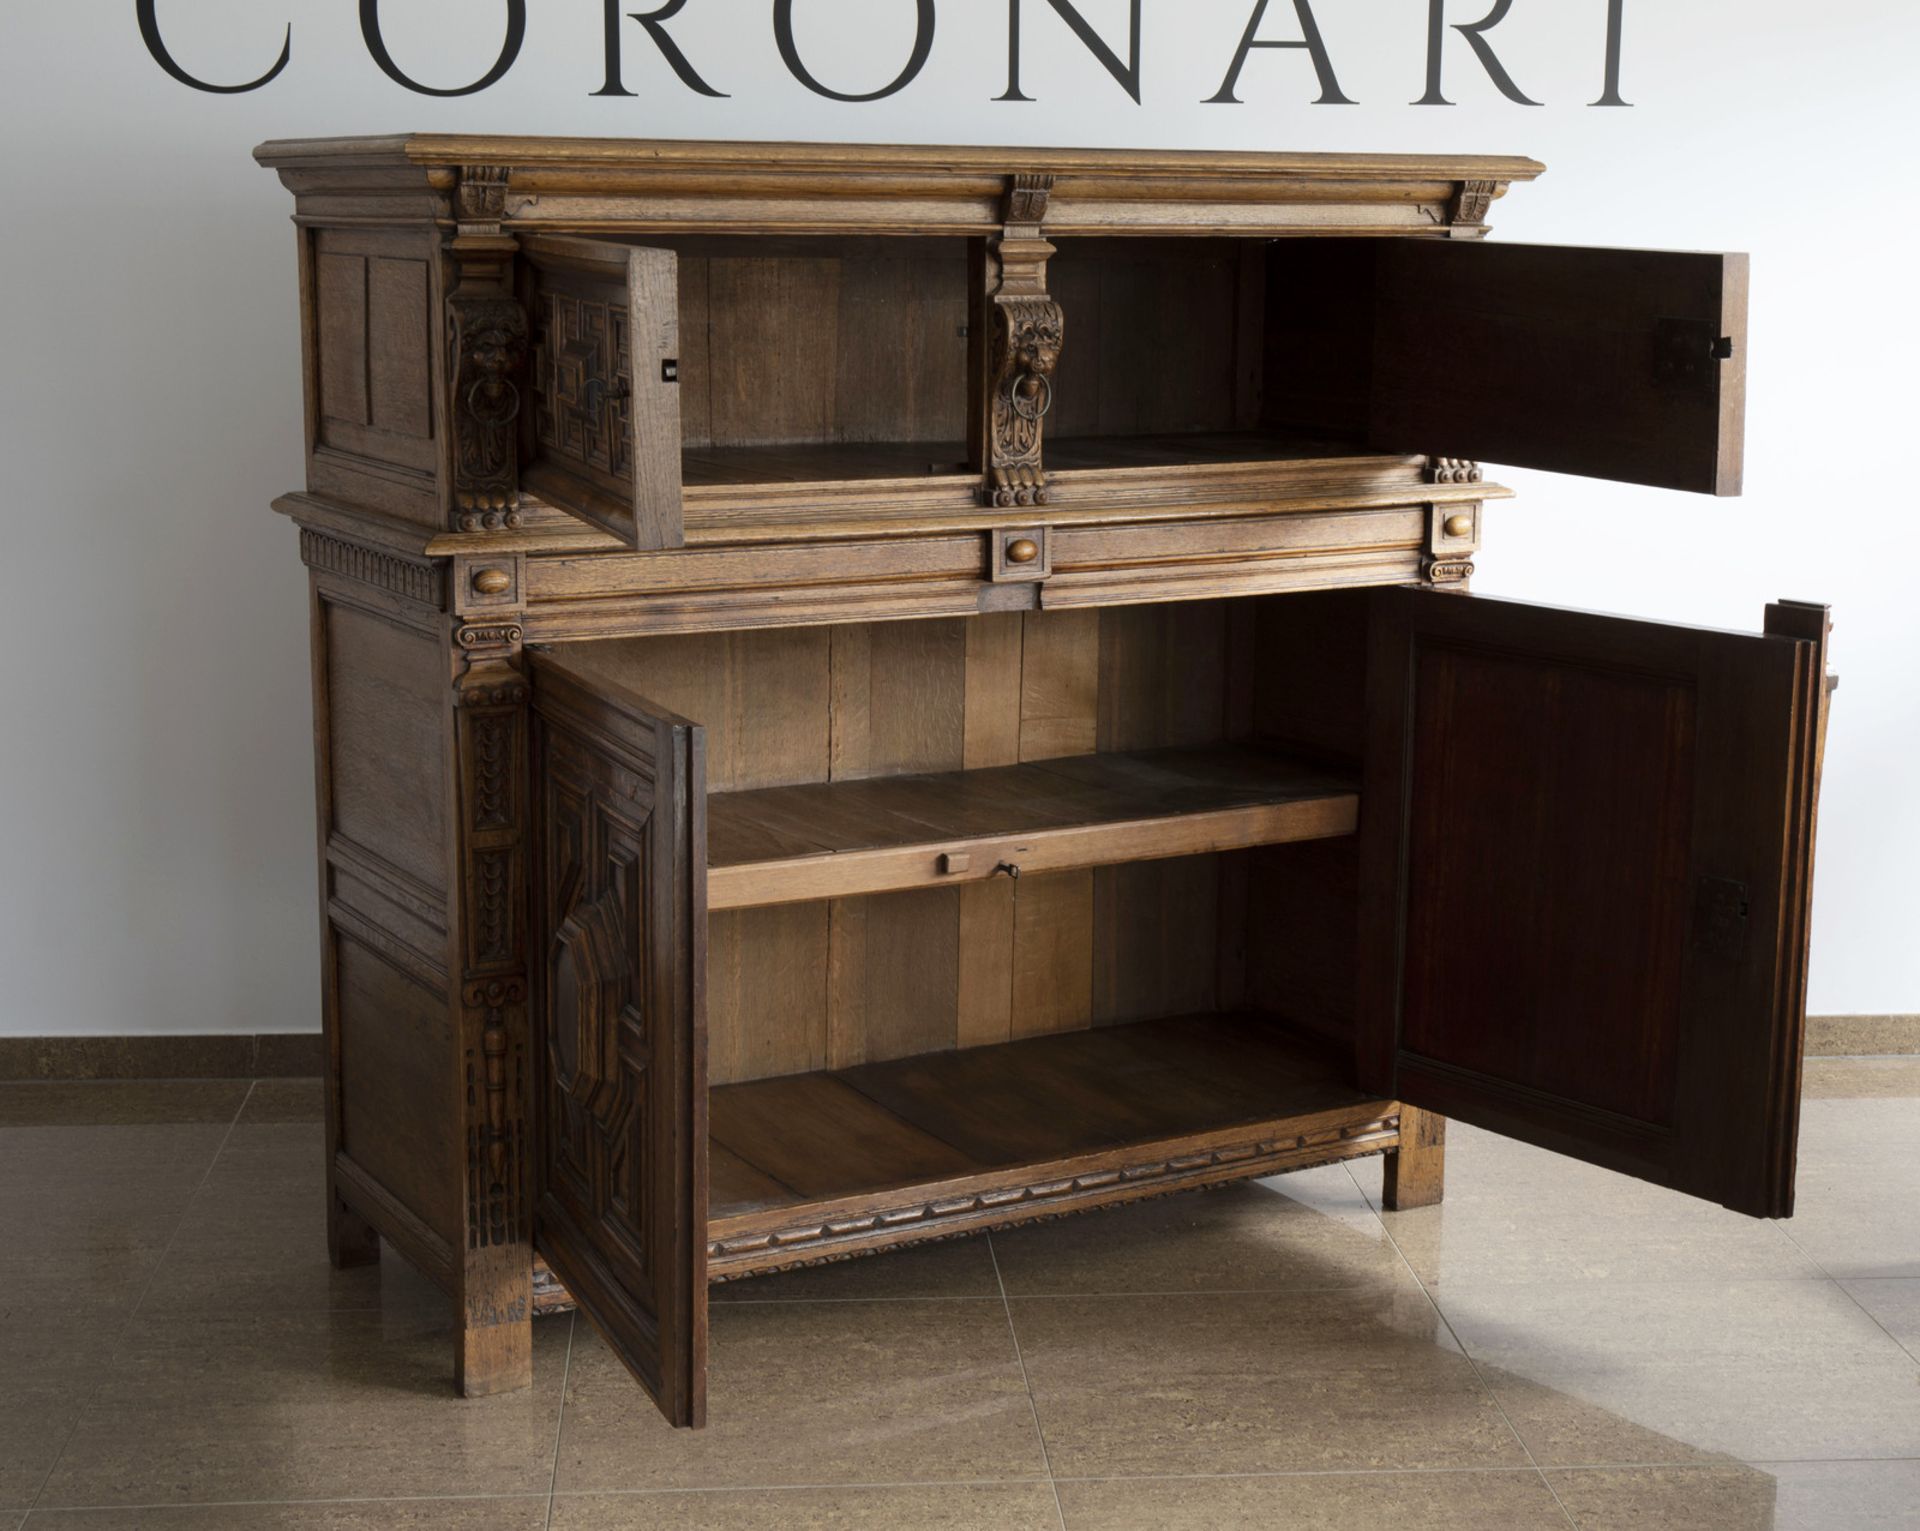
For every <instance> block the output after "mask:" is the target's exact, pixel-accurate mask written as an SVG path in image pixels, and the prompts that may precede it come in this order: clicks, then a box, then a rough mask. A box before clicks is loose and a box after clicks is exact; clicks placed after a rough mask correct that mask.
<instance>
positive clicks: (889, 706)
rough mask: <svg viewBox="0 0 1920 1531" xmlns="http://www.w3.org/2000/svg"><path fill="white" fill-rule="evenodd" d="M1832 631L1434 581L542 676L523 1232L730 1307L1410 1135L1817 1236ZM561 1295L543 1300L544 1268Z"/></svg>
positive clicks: (578, 1279)
mask: <svg viewBox="0 0 1920 1531" xmlns="http://www.w3.org/2000/svg"><path fill="white" fill-rule="evenodd" d="M1825 635H1826V618H1825V613H1824V611H1823V610H1821V609H1819V608H1810V607H1792V606H1780V607H1774V608H1771V609H1770V610H1769V613H1768V620H1767V628H1766V631H1765V633H1763V634H1759V635H1754V636H1751V637H1746V636H1740V635H1733V634H1723V633H1706V632H1701V631H1696V630H1692V629H1683V628H1672V627H1663V626H1660V625H1658V624H1652V623H1643V622H1629V621H1624V620H1621V619H1617V618H1602V617H1593V616H1587V615H1584V614H1580V613H1570V612H1557V611H1549V610H1544V609H1541V608H1535V607H1527V606H1521V605H1513V604H1509V603H1503V602H1498V601H1485V600H1480V599H1477V598H1474V597H1470V596H1465V595H1458V594H1441V593H1437V592H1434V591H1431V590H1417V589H1387V590H1378V591H1363V592H1329V593H1326V594H1322V595H1312V596H1283V597H1272V598H1266V599H1256V600H1222V601H1210V602H1195V603H1188V604H1182V605H1174V606H1151V605H1148V606H1139V607H1127V608H1110V609H1102V610H1094V611H1087V612H1030V613H1024V614H1016V613H1009V614H1002V615H998V616H984V617H975V618H970V619H964V620H954V621H924V622H916V623H904V624H871V625H867V626H860V627H848V628H832V629H824V630H773V631H767V632H752V633H722V634H712V635H696V636H676V637H659V638H643V639H634V640H625V641H613V642H605V643H593V644H576V645H571V646H566V647H563V648H554V649H536V650H533V651H531V652H530V654H529V664H528V670H529V675H530V679H531V681H532V709H533V729H532V738H533V761H532V768H533V793H532V796H533V801H534V812H533V821H532V825H531V834H532V839H531V852H530V860H531V866H532V869H533V876H532V887H531V896H532V909H531V911H530V931H531V947H530V950H531V953H532V968H533V971H532V974H531V998H530V1003H531V1006H532V1015H533V1033H534V1034H533V1055H534V1075H535V1079H534V1094H535V1101H536V1107H535V1113H534V1114H535V1129H536V1130H535V1134H534V1136H535V1143H534V1149H533V1158H534V1171H535V1176H536V1180H537V1183H538V1186H539V1191H538V1194H537V1196H536V1198H535V1202H534V1213H533V1225H534V1226H533V1240H534V1245H535V1249H536V1250H537V1251H538V1252H539V1253H540V1254H542V1255H544V1256H545V1258H546V1259H547V1261H548V1262H549V1263H550V1265H551V1267H552V1274H553V1276H554V1277H557V1278H558V1281H559V1282H560V1283H564V1285H565V1287H566V1288H567V1289H568V1291H569V1292H570V1293H571V1295H572V1296H573V1298H575V1299H576V1300H577V1301H578V1302H579V1304H580V1306H581V1308H582V1310H583V1311H584V1312H585V1313H586V1315H587V1316H588V1317H589V1318H590V1319H591V1320H592V1321H593V1322H594V1323H595V1325H596V1326H597V1327H598V1328H599V1329H600V1330H601V1332H602V1333H603V1334H604V1335H606V1337H607V1338H608V1340H609V1342H610V1343H611V1344H612V1345H613V1347H614V1349H615V1350H616V1351H617V1352H618V1353H619V1354H620V1355H621V1356H622V1358H623V1359H624V1360H625V1361H626V1362H627V1364H628V1366H629V1367H630V1369H631V1370H632V1371H633V1373H634V1375H635V1376H636V1378H638V1379H639V1380H640V1381H641V1383H642V1384H643V1385H644V1386H646V1387H647V1388H648V1389H649V1390H650V1391H651V1392H652V1393H653V1394H654V1396H655V1397H656V1398H657V1399H658V1400H659V1402H660V1405H661V1408H662V1410H663V1412H665V1413H666V1415H667V1417H668V1418H669V1419H671V1420H673V1421H674V1422H675V1423H680V1424H697V1423H699V1422H700V1419H701V1417H702V1410H703V1408H704V1375H705V1344H706V1323H705V1301H706V1292H707V1287H708V1284H709V1282H711V1281H716V1280H728V1279H734V1278H739V1277H746V1276H751V1275H754V1274H758V1273H761V1272H766V1271H772V1270H779V1269H783V1268H786V1267H790V1266H794V1265H800V1264H806V1263H810V1262H817V1261H823V1260H833V1259H841V1258H846V1257H849V1256H852V1255H858V1254H866V1253H872V1252H878V1251H883V1250H886V1249H888V1248H892V1247H897V1246H900V1245H906V1244H913V1243H919V1242H924V1241H927V1240H931V1239H940V1238H947V1237H955V1236H959V1235H963V1234H967V1233H971V1232H975V1231H978V1230H981V1229H986V1228H992V1227H1001V1226H1007V1225H1010V1224H1015V1223H1020V1222H1026V1221H1032V1220H1037V1219H1042V1218H1047V1217H1053V1216H1057V1215H1061V1214H1063V1213H1068V1212H1077V1211H1083V1210H1090V1209H1093V1208H1097V1207H1102V1206H1108V1205H1113V1204H1118V1203H1122V1202H1126V1201H1131V1200H1135V1199H1139V1198H1141V1197H1146V1196H1153V1195H1158V1194H1163V1193H1166V1192H1170V1191H1176V1190H1180V1189H1185V1188H1188V1187H1200V1186H1205V1185H1209V1184H1213V1183H1217V1182H1220V1181H1224V1180H1229V1179H1233V1178H1238V1177H1243V1176H1249V1175H1260V1174H1269V1173H1277V1172H1280V1171H1284V1170H1288V1169H1294V1168H1299V1167H1302V1166H1305V1165H1310V1164H1317V1163H1324V1162H1329V1161H1333V1160H1338V1159H1343V1158H1351V1157H1355V1156H1359V1155H1363V1154H1370V1153H1391V1154H1394V1155H1396V1156H1397V1157H1396V1159H1395V1161H1394V1163H1393V1166H1392V1170H1391V1172H1390V1174H1389V1176H1388V1185H1389V1187H1390V1188H1392V1190H1391V1195H1392V1197H1395V1198H1399V1199H1400V1201H1401V1203H1402V1204H1405V1205H1418V1204H1423V1203H1425V1202H1429V1201H1432V1200H1436V1199H1438V1196H1439V1193H1440V1184H1439V1181H1440V1166H1441V1163H1442V1158H1441V1155H1442V1153H1443V1148H1442V1142H1443V1132H1442V1128H1443V1123H1442V1122H1441V1121H1440V1120H1439V1119H1438V1118H1437V1117H1435V1116H1433V1115H1431V1114H1429V1113H1433V1112H1438V1113H1442V1114H1444V1115H1455V1116H1459V1117H1461V1118H1463V1119H1465V1120H1468V1121H1473V1122H1476V1123H1479V1124H1482V1125H1485V1126H1488V1127H1491V1128H1493V1129H1494V1130H1497V1131H1502V1132H1506V1133H1509V1134H1511V1135H1513V1136H1515V1137H1519V1138H1522V1139H1524V1140H1526V1141H1529V1142H1533V1143H1536V1144H1540V1145H1543V1146H1546V1147H1550V1148H1554V1149H1557V1150H1560V1151H1563V1152H1567V1153H1571V1154H1575V1155H1577V1156H1579V1157H1582V1158H1585V1159H1588V1160H1589V1161H1591V1162H1594V1163H1597V1164H1603V1165H1607V1166H1609V1167H1612V1168H1616V1169H1621V1170H1625V1171H1627V1172H1629V1173H1633V1174H1637V1175H1640V1176H1643V1177H1644V1178H1647V1179H1650V1180H1654V1181H1657V1182H1659V1183H1662V1184H1665V1185H1669V1186H1673V1187H1675V1188H1678V1189H1681V1190H1684V1191H1687V1192H1689V1193H1691V1194H1694V1195H1697V1196H1701V1197H1705V1198H1707V1199H1710V1200H1713V1201H1717V1202H1721V1203H1723V1204H1725V1205H1728V1206H1731V1207H1734V1208H1736V1209H1738V1210H1742V1211H1746V1212H1750V1213H1753V1214H1756V1215H1763V1216H1779V1215H1784V1214H1785V1213H1786V1212H1788V1211H1789V1210H1790V1208H1791V1197H1792V1182H1793V1144H1794V1138H1795V1134H1796V1131H1797V1100H1798V1067H1799V1049H1800V1033H1801V1025H1802V1015H1803V1010H1804V952H1805V941H1806V923H1805V922H1806V906H1807V894H1808V885H1809V878H1810V864H1811V862H1810V858H1811V845H1812V827H1813V813H1814V803H1815V796H1816V791H1817V782H1818V774H1819V761H1820V742H1821V737H1822V726H1823V721H1824V701H1825V686H1824V664H1825V661H1824V643H1825ZM542 1291H543V1293H544V1295H543V1298H542V1300H543V1301H545V1302H548V1303H551V1302H553V1301H556V1300H559V1299H558V1297H557V1288H556V1286H555V1284H554V1283H553V1282H552V1281H547V1282H545V1283H544V1285H543V1288H542Z"/></svg>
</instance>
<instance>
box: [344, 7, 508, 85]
mask: <svg viewBox="0 0 1920 1531" xmlns="http://www.w3.org/2000/svg"><path fill="white" fill-rule="evenodd" d="M360 31H361V33H362V35H363V36H365V38H366V39H367V52H369V53H371V54H372V55H373V61H374V63H376V64H378V65H379V66H380V67H381V69H383V70H384V71H385V72H386V74H387V76H388V78H389V79H392V80H396V81H398V82H399V83H400V84H402V85H404V86H406V87H407V89H408V90H411V91H417V92H418V93H419V94H421V95H423V96H471V95H473V94H475V93H476V92H478V91H483V90H485V89H486V88H487V87H488V86H489V85H492V84H494V83H495V82H496V81H498V80H499V79H500V78H501V76H503V75H504V74H506V72H507V71H508V70H509V69H511V68H513V65H514V60H516V59H517V58H519V57H520V45H521V44H522V43H524V42H525V41H526V40H527V0H507V41H506V44H505V46H504V47H502V48H501V50H500V57H499V60H498V61H497V62H496V63H495V64H494V66H493V68H491V69H489V70H488V71H487V72H486V74H485V75H484V76H482V77H481V78H480V79H478V80H475V81H474V82H473V84H471V85H462V86H461V87H460V88H459V89H457V90H441V89H439V88H438V87H436V86H432V85H422V84H420V83H419V81H417V80H410V79H408V78H407V76H406V75H405V74H403V73H402V72H401V70H400V66H399V65H398V64H396V63H394V61H393V55H392V54H391V53H389V52H387V44H386V39H384V38H383V37H382V36H381V35H380V0H360Z"/></svg>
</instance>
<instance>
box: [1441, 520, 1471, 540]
mask: <svg viewBox="0 0 1920 1531" xmlns="http://www.w3.org/2000/svg"><path fill="white" fill-rule="evenodd" d="M1447 535H1448V536H1449V537H1471V536H1472V535H1473V517H1472V516H1448V517H1447Z"/></svg>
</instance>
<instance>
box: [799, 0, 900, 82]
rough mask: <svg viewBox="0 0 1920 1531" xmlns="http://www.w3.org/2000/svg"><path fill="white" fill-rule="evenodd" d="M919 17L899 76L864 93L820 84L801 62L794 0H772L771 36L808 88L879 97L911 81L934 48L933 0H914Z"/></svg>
mask: <svg viewBox="0 0 1920 1531" xmlns="http://www.w3.org/2000/svg"><path fill="white" fill-rule="evenodd" d="M915 5H916V6H917V8H918V10H919V13H920V19H919V24H918V25H919V30H918V31H916V32H915V33H914V37H913V57H911V58H909V59H908V60H907V67H906V68H905V69H903V70H901V71H900V78H899V79H897V80H895V81H894V82H893V83H892V84H891V85H889V86H887V87H886V88H885V89H884V90H871V91H868V92H867V93H866V94H865V95H864V96H850V95H846V94H844V93H843V92H841V91H837V90H833V89H830V88H829V87H827V86H825V85H822V84H821V83H820V82H819V81H818V80H816V79H815V78H814V77H813V76H812V75H811V74H809V73H808V72H807V66H806V65H805V64H803V63H801V62H800V50H799V49H798V48H797V47H795V46H794V41H793V0H773V36H774V41H776V42H777V43H778V44H779V45H780V57H781V58H782V59H784V60H785V61H786V65H787V69H788V72H789V73H791V74H792V75H793V77H794V78H795V79H796V80H798V81H799V82H800V83H801V84H802V85H804V86H806V87H807V89H808V90H810V91H812V92H814V94H816V95H821V96H825V97H827V98H828V99H829V100H833V101H880V100H884V99H885V98H886V97H888V96H892V95H898V94H899V93H900V92H901V91H903V90H905V89H906V88H907V87H908V86H909V85H911V84H912V83H913V82H914V80H915V78H916V77H917V76H918V75H919V73H920V71H921V70H922V69H924V68H926V66H927V56H928V55H929V54H931V53H932V52H933V26H934V19H935V18H934V13H933V0H915Z"/></svg>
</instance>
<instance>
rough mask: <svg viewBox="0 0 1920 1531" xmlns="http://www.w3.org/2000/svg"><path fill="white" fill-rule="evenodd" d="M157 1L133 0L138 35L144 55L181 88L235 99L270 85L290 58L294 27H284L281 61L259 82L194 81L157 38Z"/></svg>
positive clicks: (159, 37)
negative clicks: (145, 51) (138, 27)
mask: <svg viewBox="0 0 1920 1531" xmlns="http://www.w3.org/2000/svg"><path fill="white" fill-rule="evenodd" d="M157 3H158V0H135V5H134V14H135V15H137V16H138V17H139V18H140V36H141V37H142V38H143V39H145V41H146V44H147V52H149V53H151V54H152V55H153V61H154V62H155V63H156V64H158V65H159V66H160V67H161V68H162V69H164V70H166V72H167V73H168V74H170V75H172V76H173V77H174V78H175V79H176V80H178V81H179V82H180V83H181V84H182V85H191V86H192V87H193V88H194V89H195V90H205V91H211V92H212V93H213V94H214V95H216V96H237V95H240V94H241V93H243V92H245V91H249V90H258V89H259V88H260V87H261V86H262V85H271V84H272V83H273V82H274V81H275V80H276V79H278V78H279V76H280V71H281V70H283V69H285V68H286V67H287V62H288V60H290V59H291V58H292V57H293V24H292V23H291V22H289V23H288V24H287V39H286V41H285V42H283V43H281V45H280V60H279V62H278V63H276V64H275V65H274V66H273V68H271V69H269V70H268V71H267V72H266V73H265V74H263V75H261V76H260V78H259V79H257V80H253V81H250V82H249V83H248V84H245V85H209V84H208V83H207V82H206V81H205V80H196V79H195V78H194V77H193V76H192V75H190V74H188V73H187V72H186V70H184V69H182V68H181V67H180V66H179V65H178V64H176V63H175V62H174V61H173V55H172V54H171V53H169V52H167V45H166V43H165V42H164V41H163V40H162V39H161V36H160V18H159V17H158V16H156V15H155V14H154V6H155V5H156V4H157Z"/></svg>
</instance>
